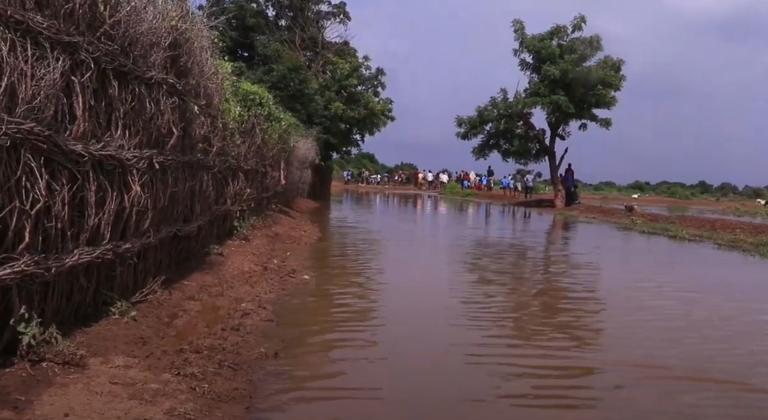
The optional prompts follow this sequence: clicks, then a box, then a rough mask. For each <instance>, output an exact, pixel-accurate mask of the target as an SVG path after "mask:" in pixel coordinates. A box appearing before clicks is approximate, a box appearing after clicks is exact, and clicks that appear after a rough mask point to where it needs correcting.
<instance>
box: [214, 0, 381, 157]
mask: <svg viewBox="0 0 768 420" xmlns="http://www.w3.org/2000/svg"><path fill="white" fill-rule="evenodd" d="M203 9H204V10H205V11H206V12H207V13H208V14H209V15H210V16H211V17H212V18H213V19H215V20H216V21H217V22H218V25H217V28H218V35H219V39H220V44H221V53H222V56H223V57H224V58H225V59H226V60H227V61H229V62H232V63H234V64H235V68H236V71H237V72H238V76H240V77H243V78H244V79H246V80H249V81H252V82H254V83H256V84H259V85H261V86H264V87H265V88H267V89H268V90H269V92H270V93H271V94H272V96H273V97H274V98H275V100H276V101H277V102H278V103H279V104H280V105H281V106H282V107H283V108H285V109H286V110H287V111H289V112H290V113H291V114H292V115H293V116H294V117H295V118H296V119H297V120H298V121H299V122H300V123H301V124H302V125H303V126H304V127H305V128H307V129H309V130H311V131H312V132H314V134H315V136H316V138H317V141H318V146H319V150H320V155H321V160H322V161H324V162H330V161H331V159H332V157H333V156H335V155H341V154H350V153H351V152H353V151H355V150H359V149H360V147H361V146H362V144H363V143H364V142H365V140H366V138H368V137H370V136H372V135H374V134H376V133H378V132H379V131H381V130H382V129H383V128H384V127H386V126H387V124H389V123H390V122H392V121H394V116H393V101H392V100H391V99H390V98H388V97H385V96H384V94H383V92H384V90H385V89H386V83H385V77H386V73H385V71H384V69H382V68H380V67H373V66H372V65H371V59H370V58H369V57H368V56H366V55H362V56H361V55H360V54H359V53H358V51H357V49H356V48H355V47H354V46H353V45H352V44H351V43H350V41H349V39H348V37H347V32H346V30H347V26H348V24H349V23H350V21H351V20H352V17H351V15H350V13H349V11H348V10H347V5H346V3H345V2H343V1H339V2H334V1H331V0H208V1H207V3H206V4H205V5H204V6H203Z"/></svg>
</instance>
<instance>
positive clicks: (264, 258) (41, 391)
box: [0, 200, 319, 419]
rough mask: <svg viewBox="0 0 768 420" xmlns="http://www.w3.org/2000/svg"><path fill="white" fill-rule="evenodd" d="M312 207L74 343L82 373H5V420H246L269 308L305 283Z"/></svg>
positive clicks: (44, 368)
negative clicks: (131, 315) (82, 354)
mask: <svg viewBox="0 0 768 420" xmlns="http://www.w3.org/2000/svg"><path fill="white" fill-rule="evenodd" d="M315 206H316V204H315V203H313V202H310V201H308V200H300V201H298V202H296V203H294V206H293V210H290V211H286V212H284V213H283V214H279V213H271V214H269V215H268V219H267V223H266V224H265V225H264V226H262V227H259V228H256V229H255V230H254V231H253V232H252V233H251V235H250V237H249V238H248V240H246V241H237V240H234V241H230V242H228V243H227V244H225V245H224V246H222V248H221V251H222V252H221V255H213V256H211V257H209V258H208V259H207V260H206V262H205V264H204V265H203V267H202V268H201V269H199V270H197V271H195V272H194V273H192V274H190V275H188V276H187V277H185V278H184V280H182V281H180V282H177V283H175V284H174V285H173V286H171V287H170V288H168V289H166V290H163V291H162V292H161V294H160V295H158V296H156V297H155V298H153V299H152V300H150V301H149V302H145V303H143V304H140V305H138V306H137V308H136V311H137V313H136V317H135V321H126V320H123V319H105V320H103V321H101V322H99V323H98V324H96V325H95V326H93V327H90V328H86V329H83V330H81V331H79V332H77V333H76V334H74V336H72V337H69V338H68V340H71V342H73V343H74V344H75V345H76V346H77V347H78V348H80V349H82V350H83V351H85V354H86V356H85V364H86V367H84V368H78V369H72V368H66V367H62V366H55V365H51V364H48V365H39V366H35V367H29V366H27V365H25V364H17V365H15V366H13V367H11V368H9V369H6V370H3V371H0V419H60V418H66V417H69V418H76V419H105V418H111V419H121V418H124V419H169V418H178V419H203V418H206V419H215V418H225V419H246V418H248V414H249V410H250V405H251V401H252V398H253V396H254V391H255V389H256V388H257V387H258V378H257V377H256V373H257V372H258V369H259V366H260V365H261V364H262V363H263V361H264V360H266V359H271V358H274V357H278V356H279V354H276V353H275V352H274V351H271V350H270V349H269V348H264V346H265V343H264V342H263V340H262V338H261V336H260V331H261V330H262V328H263V327H264V326H266V325H269V324H274V323H275V319H274V315H273V313H272V306H273V305H274V304H275V303H276V301H277V300H278V299H279V298H280V297H281V296H283V295H284V294H285V292H287V291H288V290H289V289H290V288H291V286H293V285H294V284H298V283H302V282H306V281H307V279H308V276H307V275H306V274H305V270H304V269H305V267H306V265H305V264H306V261H307V259H306V258H304V256H303V255H302V254H303V253H305V252H307V250H308V248H309V245H311V244H312V243H314V242H315V241H316V240H317V238H318V236H319V232H318V229H317V227H316V226H315V225H314V224H312V223H311V222H310V221H309V218H308V217H307V213H308V212H309V211H311V210H312V209H313V208H314V207H315Z"/></svg>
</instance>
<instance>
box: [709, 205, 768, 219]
mask: <svg viewBox="0 0 768 420" xmlns="http://www.w3.org/2000/svg"><path fill="white" fill-rule="evenodd" d="M716 212H717V213H720V214H724V215H727V216H736V217H764V218H767V219H768V207H764V206H759V205H757V203H750V205H739V206H738V207H726V208H723V209H718V210H716Z"/></svg>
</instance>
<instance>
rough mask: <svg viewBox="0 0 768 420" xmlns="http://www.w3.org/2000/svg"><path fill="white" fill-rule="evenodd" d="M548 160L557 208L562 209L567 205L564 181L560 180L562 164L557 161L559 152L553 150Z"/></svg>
mask: <svg viewBox="0 0 768 420" xmlns="http://www.w3.org/2000/svg"><path fill="white" fill-rule="evenodd" d="M547 161H549V177H550V179H551V180H552V190H553V191H554V193H555V201H554V203H555V204H554V205H555V208H556V209H560V208H563V207H565V188H563V183H562V182H560V174H559V171H560V165H559V164H558V161H557V154H556V153H555V152H554V151H552V152H550V153H549V155H548V156H547Z"/></svg>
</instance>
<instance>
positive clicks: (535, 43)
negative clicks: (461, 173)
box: [455, 14, 626, 207]
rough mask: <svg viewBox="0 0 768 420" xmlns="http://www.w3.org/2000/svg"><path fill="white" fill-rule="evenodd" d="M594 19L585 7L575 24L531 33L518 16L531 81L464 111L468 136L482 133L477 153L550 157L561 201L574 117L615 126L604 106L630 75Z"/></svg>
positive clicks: (532, 159) (462, 125) (463, 136)
mask: <svg viewBox="0 0 768 420" xmlns="http://www.w3.org/2000/svg"><path fill="white" fill-rule="evenodd" d="M586 25H587V18H586V17H585V16H584V15H582V14H579V15H577V16H576V17H574V18H573V20H572V21H571V22H570V24H568V25H554V26H552V27H551V28H550V29H548V30H547V31H544V32H541V33H536V34H529V33H527V32H526V29H525V23H523V21H522V20H520V19H515V20H514V21H512V30H513V32H514V35H515V42H517V47H516V48H515V49H514V51H513V53H514V56H515V57H516V58H517V59H518V67H519V68H520V71H521V72H522V73H523V74H524V75H525V76H526V78H527V85H526V86H525V87H524V88H523V89H522V91H521V90H519V89H517V90H516V91H515V93H514V95H512V96H510V95H509V92H508V91H507V89H504V88H502V89H501V90H500V91H499V94H498V95H496V96H493V97H491V98H490V100H489V101H488V102H487V103H486V104H484V105H481V106H478V107H477V108H475V113H474V114H473V115H469V116H457V117H456V120H455V123H456V128H457V129H458V132H457V133H456V136H457V137H458V138H459V139H460V140H464V141H473V140H476V139H478V138H479V141H478V143H477V144H476V145H475V146H474V147H473V149H472V155H473V156H474V157H475V159H487V158H488V157H489V156H490V155H491V154H493V153H498V154H499V155H500V156H501V158H502V159H503V160H504V161H505V162H508V161H509V160H514V161H515V162H517V163H519V164H522V165H528V164H531V163H538V162H542V161H544V160H546V161H547V163H548V164H549V173H550V178H551V180H552V186H553V190H554V194H555V207H562V206H563V205H564V204H565V192H564V189H563V186H562V185H561V183H560V178H559V177H558V174H559V171H560V167H561V165H562V164H563V160H564V159H565V156H566V154H567V153H568V148H567V147H566V148H565V151H563V154H562V155H560V156H559V158H558V155H557V150H556V146H557V140H561V141H566V140H568V138H569V137H570V136H571V128H572V126H573V125H574V124H577V125H576V128H577V129H578V130H579V131H586V130H587V128H588V127H589V124H595V125H597V126H598V127H600V128H603V129H606V130H608V129H610V127H611V125H612V121H611V119H610V118H606V117H601V116H599V115H598V114H597V113H596V111H598V110H611V109H613V108H614V107H615V106H616V104H617V103H618V99H617V98H616V93H618V92H619V91H621V89H622V87H623V86H624V82H625V81H626V76H625V75H624V73H623V68H624V60H621V59H619V58H615V57H612V56H610V55H601V54H602V52H603V41H602V38H601V37H600V35H597V34H594V35H584V28H585V27H586ZM535 110H540V111H542V112H543V113H544V116H545V121H546V128H544V127H538V126H537V125H536V124H535V123H534V122H533V117H534V111H535Z"/></svg>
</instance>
